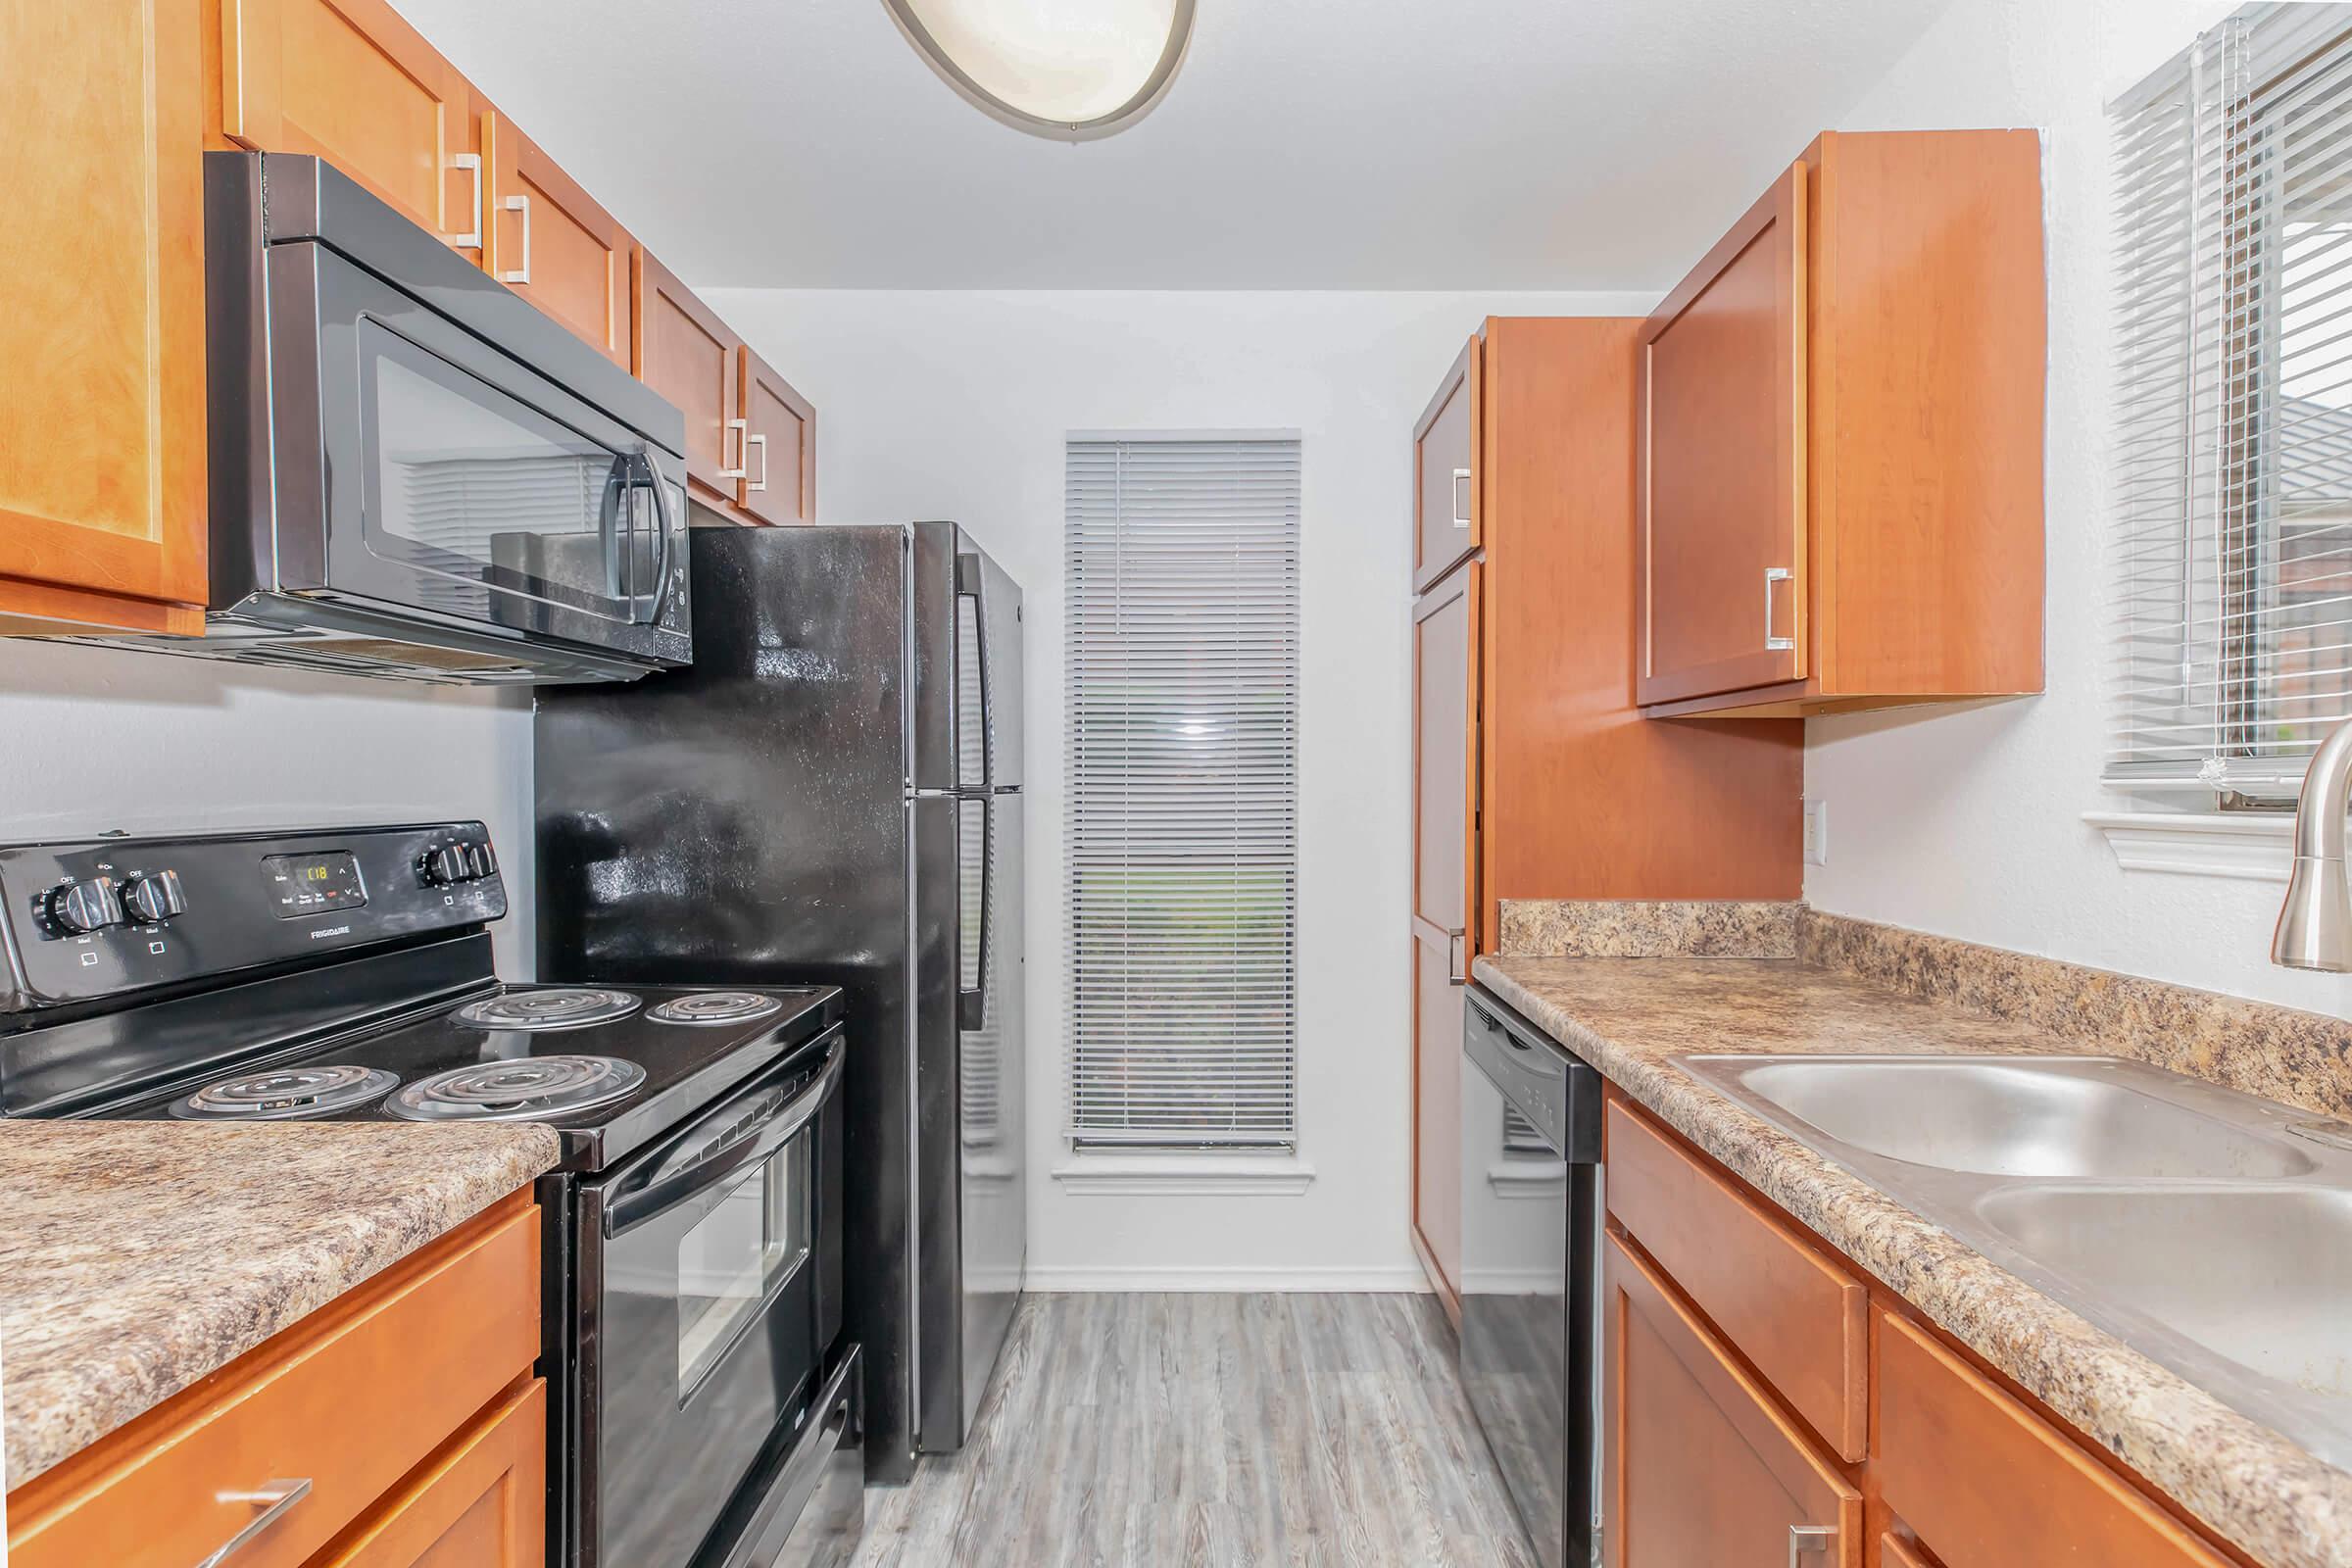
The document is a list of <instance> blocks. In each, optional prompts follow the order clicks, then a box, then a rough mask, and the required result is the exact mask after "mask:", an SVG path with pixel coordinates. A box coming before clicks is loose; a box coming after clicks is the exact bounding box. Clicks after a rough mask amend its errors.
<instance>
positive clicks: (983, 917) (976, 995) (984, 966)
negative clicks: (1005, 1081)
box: [956, 644, 997, 1034]
mask: <svg viewBox="0 0 2352 1568" xmlns="http://www.w3.org/2000/svg"><path fill="white" fill-rule="evenodd" d="M982 646H984V647H985V646H986V645H985V644H983V645H982ZM966 799H969V797H966ZM996 905H997V803H996V802H995V801H994V800H993V799H983V800H982V801H981V802H980V963H979V969H980V972H979V974H978V975H976V976H975V977H974V978H975V979H977V980H978V981H979V982H980V983H979V984H978V985H975V986H960V985H959V986H958V987H957V988H956V1029H957V1030H958V1031H960V1032H961V1033H964V1034H971V1033H973V1032H975V1031H976V1030H978V1029H979V1028H980V1027H981V1026H982V1025H983V1024H984V1023H986V1022H987V1021H988V969H989V962H990V955H989V949H991V948H992V947H994V946H995V945H996V944H995V943H993V942H991V941H990V940H989V938H990V936H991V934H992V933H993V932H994V931H995V929H996V924H997V909H996Z"/></svg>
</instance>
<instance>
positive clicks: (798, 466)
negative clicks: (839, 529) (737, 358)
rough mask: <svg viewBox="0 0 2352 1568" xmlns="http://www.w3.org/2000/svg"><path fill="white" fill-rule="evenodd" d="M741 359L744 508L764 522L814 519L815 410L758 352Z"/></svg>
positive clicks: (745, 355)
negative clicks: (743, 427)
mask: <svg viewBox="0 0 2352 1568" xmlns="http://www.w3.org/2000/svg"><path fill="white" fill-rule="evenodd" d="M741 358H742V361H743V384H742V386H741V388H740V389H739V391H740V396H741V397H742V400H743V417H744V426H745V429H746V431H747V432H748V433H747V435H746V436H745V441H744V455H743V467H744V474H743V492H742V493H743V510H744V511H746V512H748V513H750V514H751V515H753V516H754V517H755V518H757V519H759V520H760V521H761V522H814V521H815V520H816V410H815V409H814V408H813V407H811V406H810V405H809V400H808V399H807V398H805V397H803V396H801V395H800V394H799V393H798V392H795V391H794V390H793V389H792V383H791V382H789V381H787V380H785V379H784V378H783V377H782V376H780V375H778V374H777V373H776V372H775V371H773V370H771V369H769V368H767V362H766V361H764V360H762V359H760V356H759V355H757V354H754V353H753V352H752V351H751V350H750V349H748V348H746V349H744V350H742V351H741Z"/></svg>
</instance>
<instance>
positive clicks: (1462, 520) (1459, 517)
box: [1453, 468, 1470, 528]
mask: <svg viewBox="0 0 2352 1568" xmlns="http://www.w3.org/2000/svg"><path fill="white" fill-rule="evenodd" d="M1453 525H1454V526H1455V527H1456V528H1467V527H1469V526H1470V470H1469V469H1468V468H1456V469H1454V470H1453Z"/></svg>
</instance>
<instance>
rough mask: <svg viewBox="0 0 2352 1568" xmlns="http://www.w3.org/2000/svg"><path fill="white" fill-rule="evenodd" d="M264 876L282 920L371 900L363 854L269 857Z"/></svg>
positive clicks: (264, 868)
mask: <svg viewBox="0 0 2352 1568" xmlns="http://www.w3.org/2000/svg"><path fill="white" fill-rule="evenodd" d="M262 876H263V879H264V881H265V882H266V883H267V885H268V887H269V889H270V909H271V910H272V911H273V912H274V913H275V914H276V915H277V917H278V918H279V919H280V920H299V919H301V918H303V917H304V916H305V915H313V914H332V913H333V912H334V911H336V910H337V909H356V908H358V907H360V906H361V905H363V904H366V903H367V902H368V889H367V886H366V884H364V883H363V882H361V880H360V859H359V857H358V856H356V855H351V854H347V853H345V852H343V851H333V852H330V853H328V854H325V855H271V856H267V857H265V858H263V860H262Z"/></svg>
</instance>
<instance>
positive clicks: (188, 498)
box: [0, 0, 206, 632]
mask: <svg viewBox="0 0 2352 1568" xmlns="http://www.w3.org/2000/svg"><path fill="white" fill-rule="evenodd" d="M0 39H4V40H5V41H6V46H7V50H6V52H7V53H8V55H9V56H10V58H12V59H14V60H16V61H18V62H20V66H21V69H19V70H16V71H14V72H12V73H11V80H10V83H9V90H8V94H7V107H6V109H5V110H4V111H0V113H4V114H5V116H6V120H5V123H6V124H7V126H8V127H9V130H10V132H11V135H10V141H11V144H12V145H14V146H15V147H16V148H17V149H18V155H19V156H18V158H17V160H16V162H15V164H14V167H13V171H12V173H11V175H10V178H9V182H8V200H9V219H8V222H9V232H10V236H11V237H10V243H9V244H8V245H7V246H5V247H4V248H0V293H4V294H5V295H6V298H7V307H6V309H5V310H0V365H5V366H6V367H7V369H6V372H5V373H4V374H0V428H5V429H6V430H7V432H8V434H7V437H6V438H5V439H0V631H5V632H38V631H93V630H111V629H130V630H136V631H186V632H192V631H196V630H198V629H200V627H201V625H202V618H203V604H204V600H205V588H206V584H205V537H206V529H205V450H204V443H205V387H204V210H203V197H204V191H203V175H204V169H203V148H204V111H203V89H204V79H203V60H202V50H203V13H202V9H201V7H200V5H199V3H198V0H77V3H75V4H72V5H20V6H14V7H11V8H10V10H9V12H8V14H7V21H6V22H5V23H0Z"/></svg>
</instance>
